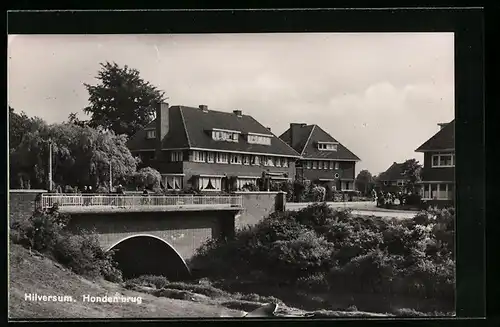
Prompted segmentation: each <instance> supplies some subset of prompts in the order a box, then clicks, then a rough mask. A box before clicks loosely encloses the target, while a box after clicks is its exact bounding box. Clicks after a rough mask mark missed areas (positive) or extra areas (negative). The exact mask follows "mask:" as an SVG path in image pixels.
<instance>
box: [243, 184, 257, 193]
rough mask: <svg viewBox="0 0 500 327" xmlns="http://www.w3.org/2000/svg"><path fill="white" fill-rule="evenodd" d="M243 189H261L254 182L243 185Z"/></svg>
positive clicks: (250, 190) (253, 190)
mask: <svg viewBox="0 0 500 327" xmlns="http://www.w3.org/2000/svg"><path fill="white" fill-rule="evenodd" d="M241 190H242V191H247V192H257V191H259V187H258V186H257V185H256V184H254V183H246V184H245V185H243V187H242V188H241Z"/></svg>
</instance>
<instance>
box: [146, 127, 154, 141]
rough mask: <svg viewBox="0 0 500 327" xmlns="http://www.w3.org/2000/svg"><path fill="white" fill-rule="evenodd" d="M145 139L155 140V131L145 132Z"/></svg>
mask: <svg viewBox="0 0 500 327" xmlns="http://www.w3.org/2000/svg"><path fill="white" fill-rule="evenodd" d="M146 138H147V139H154V138H156V131H155V130H154V129H150V130H147V131H146Z"/></svg>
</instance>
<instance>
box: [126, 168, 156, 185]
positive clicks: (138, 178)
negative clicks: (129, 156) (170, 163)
mask: <svg viewBox="0 0 500 327" xmlns="http://www.w3.org/2000/svg"><path fill="white" fill-rule="evenodd" d="M133 179H134V182H135V185H136V186H137V187H139V188H147V189H149V190H157V189H159V188H160V183H161V175H160V173H159V172H158V170H156V169H154V168H151V167H145V168H141V169H139V171H137V172H136V173H135V174H134V176H133Z"/></svg>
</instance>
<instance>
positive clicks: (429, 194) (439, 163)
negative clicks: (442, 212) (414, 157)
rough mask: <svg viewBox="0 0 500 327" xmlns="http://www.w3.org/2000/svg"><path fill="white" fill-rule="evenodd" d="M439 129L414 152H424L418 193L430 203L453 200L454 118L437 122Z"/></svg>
mask: <svg viewBox="0 0 500 327" xmlns="http://www.w3.org/2000/svg"><path fill="white" fill-rule="evenodd" d="M438 125H439V127H440V130H439V131H438V132H437V133H436V134H434V135H433V136H432V137H431V138H430V139H429V140H427V141H426V142H425V143H424V144H422V145H421V146H420V147H419V148H418V149H416V150H415V151H416V152H423V153H424V166H423V169H422V182H421V188H420V194H421V196H422V199H423V200H426V201H428V202H429V203H431V204H437V205H449V204H453V203H454V202H455V120H452V121H451V122H450V123H443V124H438Z"/></svg>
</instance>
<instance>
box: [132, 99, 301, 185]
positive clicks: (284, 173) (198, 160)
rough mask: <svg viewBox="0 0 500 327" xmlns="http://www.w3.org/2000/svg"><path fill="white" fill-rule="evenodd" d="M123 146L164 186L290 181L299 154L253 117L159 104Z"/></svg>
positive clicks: (205, 107)
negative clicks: (152, 170)
mask: <svg viewBox="0 0 500 327" xmlns="http://www.w3.org/2000/svg"><path fill="white" fill-rule="evenodd" d="M128 147H129V149H130V151H131V152H132V154H134V155H138V156H139V157H140V158H141V159H142V161H143V165H144V166H150V167H152V168H155V169H157V170H158V171H159V172H160V174H161V176H162V184H163V186H164V187H165V188H166V189H167V190H172V191H176V190H181V189H187V188H195V189H198V190H200V191H207V192H210V191H212V192H213V191H236V190H240V189H241V188H242V187H243V186H244V185H246V184H256V185H258V184H260V183H261V182H262V181H263V180H264V181H269V180H275V181H284V180H293V179H294V178H295V160H296V158H298V157H299V154H298V153H297V152H296V151H295V150H293V149H292V148H291V147H289V146H288V145H287V144H286V143H285V142H283V141H282V140H280V139H279V138H278V137H277V136H275V135H274V134H273V133H271V131H270V130H269V129H268V128H266V127H264V126H263V125H262V124H260V123H259V122H258V121H256V120H255V119H254V118H253V117H251V116H248V115H244V114H243V113H242V112H241V111H240V110H234V111H233V112H222V111H215V110H209V109H208V107H207V106H205V105H200V106H199V107H198V108H193V107H186V106H169V105H168V104H166V103H161V104H159V105H158V107H157V110H156V119H155V120H154V121H152V122H151V123H150V124H149V125H147V126H146V127H145V128H144V129H142V130H140V131H138V132H137V133H136V134H135V135H133V136H132V137H131V138H130V140H129V142H128Z"/></svg>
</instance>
